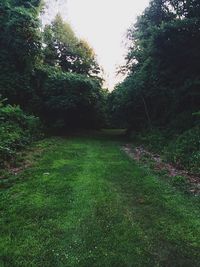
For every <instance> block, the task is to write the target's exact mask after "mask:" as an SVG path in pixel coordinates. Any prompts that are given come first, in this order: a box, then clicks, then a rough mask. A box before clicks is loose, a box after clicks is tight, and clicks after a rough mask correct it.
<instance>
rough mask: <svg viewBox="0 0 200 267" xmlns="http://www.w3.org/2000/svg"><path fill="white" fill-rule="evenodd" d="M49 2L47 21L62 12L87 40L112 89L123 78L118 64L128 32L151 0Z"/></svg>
mask: <svg viewBox="0 0 200 267" xmlns="http://www.w3.org/2000/svg"><path fill="white" fill-rule="evenodd" d="M46 2H47V4H48V5H49V9H48V12H47V14H46V15H45V21H48V22H49V21H50V20H51V19H52V18H53V17H54V16H55V15H56V13H58V12H60V13H61V15H62V16H63V18H64V19H66V20H67V21H68V22H70V23H71V25H72V27H73V29H74V30H75V32H76V34H77V35H78V36H79V37H81V38H83V39H85V40H87V41H88V43H89V44H90V45H91V46H92V47H93V49H94V51H95V53H96V54H97V58H98V62H99V64H100V65H101V66H102V67H103V69H104V71H105V78H106V86H107V87H108V88H109V89H112V88H113V87H114V85H115V84H116V83H117V82H118V81H119V80H120V79H121V78H120V77H116V74H115V73H116V68H117V66H119V65H121V64H123V59H124V55H125V53H126V49H125V45H124V43H123V40H124V41H125V35H126V31H127V29H128V28H129V26H130V25H131V24H133V23H134V22H135V21H136V18H137V16H138V15H140V14H141V13H142V11H143V10H144V9H145V7H147V6H148V3H149V0H46Z"/></svg>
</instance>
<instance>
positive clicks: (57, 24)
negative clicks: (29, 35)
mask: <svg viewBox="0 0 200 267" xmlns="http://www.w3.org/2000/svg"><path fill="white" fill-rule="evenodd" d="M43 36H44V39H43V40H44V45H45V49H44V55H45V62H47V63H48V64H50V65H52V66H60V67H61V69H62V70H63V71H67V72H76V73H79V74H86V75H91V76H92V75H94V76H95V75H97V74H99V72H100V68H99V66H98V64H97V62H96V58H95V54H94V51H93V49H92V48H91V47H90V46H89V45H88V44H87V42H86V41H83V40H79V39H78V38H77V37H76V36H75V33H74V32H73V30H72V28H71V26H70V24H69V23H67V22H64V21H63V19H62V17H61V16H60V15H59V14H58V15H57V16H56V18H55V20H54V21H53V22H52V23H51V25H46V27H45V29H44V33H43Z"/></svg>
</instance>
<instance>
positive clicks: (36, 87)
mask: <svg viewBox="0 0 200 267" xmlns="http://www.w3.org/2000/svg"><path fill="white" fill-rule="evenodd" d="M41 9H42V6H41V1H39V0H31V1H20V0H3V1H1V3H0V13H1V16H0V94H1V97H2V98H3V99H4V98H6V99H7V103H9V104H12V105H19V106H20V107H21V108H22V109H23V110H24V111H25V112H27V113H29V114H34V115H36V116H39V117H40V119H41V120H42V122H43V123H44V124H45V125H47V126H48V127H51V128H56V129H58V128H59V129H69V128H83V127H84V128H88V127H89V128H98V127H101V125H102V123H103V119H104V107H103V106H102V105H101V103H103V99H104V92H103V91H102V89H101V87H102V80H101V79H100V78H99V77H100V75H99V74H100V67H99V66H98V64H97V61H96V56H95V54H94V51H93V50H92V49H91V48H90V46H89V45H88V44H87V43H86V42H85V41H83V40H80V39H79V38H77V37H76V35H75V33H74V32H73V30H72V28H71V26H70V25H69V24H68V23H66V22H64V21H63V20H62V18H61V17H60V16H59V15H57V16H56V18H55V19H54V21H53V22H52V23H51V25H47V26H45V28H44V29H43V28H42V27H41V23H40V21H39V14H40V12H41Z"/></svg>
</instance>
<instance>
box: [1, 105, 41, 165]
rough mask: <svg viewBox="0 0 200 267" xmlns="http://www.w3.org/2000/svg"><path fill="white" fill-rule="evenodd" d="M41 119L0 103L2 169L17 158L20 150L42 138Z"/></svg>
mask: <svg viewBox="0 0 200 267" xmlns="http://www.w3.org/2000/svg"><path fill="white" fill-rule="evenodd" d="M40 130H41V126H40V122H39V119H38V118H36V117H34V116H30V115H26V114H25V113H24V112H23V111H22V110H21V109H20V108H19V107H18V106H16V107H14V106H11V105H3V104H2V103H0V167H4V166H5V165H6V164H7V162H8V161H10V160H12V159H14V158H15V157H16V153H17V151H18V150H19V149H21V148H23V147H24V146H26V145H27V144H30V143H31V142H32V141H33V140H35V139H36V138H38V137H40V134H41V133H40Z"/></svg>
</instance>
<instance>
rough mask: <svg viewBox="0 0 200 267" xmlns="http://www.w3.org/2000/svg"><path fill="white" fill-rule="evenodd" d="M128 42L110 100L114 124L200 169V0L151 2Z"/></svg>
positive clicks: (177, 160)
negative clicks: (123, 76) (118, 81)
mask: <svg viewBox="0 0 200 267" xmlns="http://www.w3.org/2000/svg"><path fill="white" fill-rule="evenodd" d="M128 43H129V49H128V53H127V56H126V65H125V66H123V67H122V68H121V71H122V72H125V73H126V74H127V78H126V79H125V81H124V82H122V83H121V84H119V85H118V86H117V87H116V88H115V90H114V91H113V92H112V93H111V95H110V96H109V101H108V105H109V108H110V111H111V120H112V123H113V125H114V126H115V127H126V128H128V130H129V131H128V133H130V132H138V136H139V139H140V141H141V143H145V144H146V145H148V146H149V147H150V148H151V149H152V150H154V151H159V152H161V153H162V154H163V155H164V157H165V158H167V159H168V160H170V161H172V162H173V163H176V164H178V165H181V166H182V167H186V168H188V169H190V170H192V171H195V172H199V171H200V170H199V166H200V156H199V155H200V131H199V109H200V49H199V47H200V2H199V1H198V0H181V1H180V0H152V1H151V2H150V5H149V7H148V8H146V10H145V11H144V12H143V14H142V15H141V16H140V17H138V20H137V23H136V24H135V25H133V26H132V27H131V28H130V29H129V31H128ZM141 131H144V133H143V134H141Z"/></svg>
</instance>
